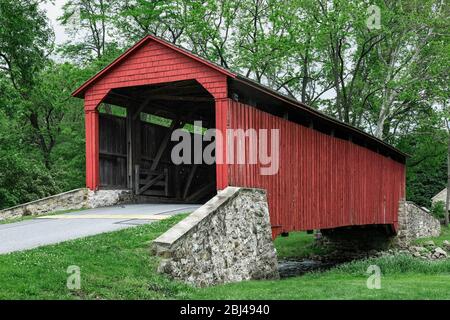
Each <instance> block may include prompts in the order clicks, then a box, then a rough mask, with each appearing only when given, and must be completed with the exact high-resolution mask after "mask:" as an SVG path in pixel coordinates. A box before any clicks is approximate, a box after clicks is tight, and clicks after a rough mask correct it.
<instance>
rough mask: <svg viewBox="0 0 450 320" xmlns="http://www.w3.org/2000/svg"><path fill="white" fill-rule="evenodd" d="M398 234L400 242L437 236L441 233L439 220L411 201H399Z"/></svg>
mask: <svg viewBox="0 0 450 320" xmlns="http://www.w3.org/2000/svg"><path fill="white" fill-rule="evenodd" d="M398 226H399V228H398V234H397V238H398V239H397V240H398V241H399V242H400V243H408V242H411V241H412V240H415V239H418V238H427V237H437V236H439V234H440V233H441V224H440V223H439V220H438V219H436V218H435V217H433V216H432V215H431V214H430V213H429V212H427V211H425V210H423V209H422V208H420V207H419V206H417V205H416V204H415V203H414V202H411V201H401V202H400V206H399V210H398Z"/></svg>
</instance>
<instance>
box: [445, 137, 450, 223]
mask: <svg viewBox="0 0 450 320" xmlns="http://www.w3.org/2000/svg"><path fill="white" fill-rule="evenodd" d="M449 206H450V132H449V135H448V146H447V201H445V222H444V223H445V226H446V227H448V224H449V221H448V219H449V217H448V210H449Z"/></svg>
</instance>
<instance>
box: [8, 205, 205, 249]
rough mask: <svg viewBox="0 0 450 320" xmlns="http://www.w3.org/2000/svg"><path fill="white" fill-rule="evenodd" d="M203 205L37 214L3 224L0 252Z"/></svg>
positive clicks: (147, 220)
mask: <svg viewBox="0 0 450 320" xmlns="http://www.w3.org/2000/svg"><path fill="white" fill-rule="evenodd" d="M198 207H200V205H186V204H134V205H122V206H114V207H107V208H98V209H89V210H82V211H77V212H70V213H66V214H61V215H51V216H43V217H37V218H35V219H31V220H25V221H21V222H15V223H8V224H1V225H0V254H4V253H9V252H14V251H21V250H27V249H31V248H36V247H40V246H44V245H48V244H53V243H58V242H63V241H67V240H72V239H77V238H83V237H86V236H91V235H95V234H99V233H104V232H109V231H115V230H120V229H125V228H130V227H133V226H136V225H141V224H146V223H152V222H155V221H159V220H161V219H164V218H167V217H168V216H171V215H174V214H180V213H186V212H192V211H194V210H195V209H197V208H198Z"/></svg>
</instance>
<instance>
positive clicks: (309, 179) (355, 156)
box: [228, 101, 405, 235]
mask: <svg viewBox="0 0 450 320" xmlns="http://www.w3.org/2000/svg"><path fill="white" fill-rule="evenodd" d="M228 121H229V127H230V128H242V129H244V130H245V129H246V128H255V129H256V130H258V129H279V130H280V167H279V171H278V174H276V175H273V176H270V175H268V176H263V175H260V172H259V167H260V165H259V164H255V165H248V164H246V165H239V164H229V165H228V183H229V185H233V186H245V187H257V188H263V189H266V190H267V194H268V201H269V210H270V216H271V223H272V227H273V228H274V235H277V234H280V233H281V232H287V231H293V230H312V229H321V228H322V229H324V228H332V227H333V228H334V227H339V226H351V225H367V224H391V225H394V226H396V223H397V209H398V202H399V200H400V199H402V198H404V196H405V168H404V165H403V164H402V163H399V162H397V161H394V160H392V159H390V158H388V157H385V156H383V155H380V154H378V153H376V152H374V151H371V150H369V149H366V148H364V147H361V146H359V145H356V144H354V143H352V142H350V141H346V140H342V139H338V138H334V137H332V136H329V135H326V134H323V133H321V132H319V131H316V130H313V129H310V128H307V127H304V126H301V125H299V124H296V123H293V122H290V121H287V120H285V119H282V118H279V117H276V116H273V115H271V114H268V113H265V112H262V111H260V110H258V109H256V108H253V107H250V106H247V105H244V104H242V103H238V102H234V101H231V102H230V103H229V111H228ZM246 148H247V149H248V144H246ZM246 152H248V150H247V151H246Z"/></svg>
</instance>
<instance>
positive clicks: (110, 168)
mask: <svg viewBox="0 0 450 320" xmlns="http://www.w3.org/2000/svg"><path fill="white" fill-rule="evenodd" d="M73 95H74V96H76V97H79V98H84V101H85V115H86V184H87V187H88V188H90V189H92V190H96V189H99V188H100V189H101V188H116V189H118V188H128V189H130V190H133V193H134V194H135V195H136V196H137V197H139V198H141V200H143V201H144V200H145V201H151V200H153V201H162V200H166V201H174V202H175V201H177V202H201V201H205V200H207V199H208V198H210V197H211V196H213V195H214V194H215V193H216V191H217V190H221V189H224V188H225V187H226V186H243V187H256V188H263V189H265V190H266V191H267V195H268V202H269V210H270V216H271V224H272V230H273V234H274V235H275V236H276V235H278V234H281V233H283V232H289V231H293V230H312V229H329V228H336V227H342V226H354V225H386V226H390V227H392V228H391V229H392V230H393V231H395V230H396V229H397V210H398V204H399V201H400V200H401V199H403V198H404V197H405V154H403V153H401V152H400V151H398V150H397V149H395V148H393V147H391V146H389V145H388V144H386V143H384V142H382V141H381V140H378V139H376V138H374V137H372V136H370V135H368V134H366V133H364V132H363V131H360V130H358V129H356V128H353V127H351V126H349V125H346V124H344V123H342V122H339V121H337V120H335V119H333V118H330V117H327V116H325V115H323V114H322V113H320V112H318V111H316V110H314V109H312V108H310V107H308V106H306V105H303V104H301V103H299V102H298V101H295V100H293V99H290V98H287V97H285V96H283V95H281V94H279V93H277V92H275V91H272V90H271V89H269V88H267V87H264V86H261V85H260V84H257V83H255V82H253V81H251V80H249V79H247V78H245V77H242V76H239V75H238V74H235V73H233V72H231V71H229V70H226V69H224V68H221V67H219V66H217V65H215V64H213V63H211V62H209V61H207V60H204V59H202V58H200V57H198V56H196V55H194V54H192V53H190V52H189V51H186V50H184V49H181V48H179V47H177V46H174V45H172V44H170V43H167V42H165V41H164V40H161V39H159V38H157V37H154V36H147V37H145V38H144V39H142V40H141V41H139V42H138V43H137V44H136V45H134V46H133V47H132V48H130V49H129V50H127V51H126V52H125V53H124V54H123V55H121V56H120V57H119V58H117V59H116V60H115V61H113V62H112V63H111V64H110V65H109V66H107V67H106V68H105V69H103V70H102V71H101V72H99V73H98V74H97V75H95V76H94V77H93V78H91V79H90V80H88V81H87V82H86V83H85V84H83V85H82V86H81V87H80V88H79V89H78V90H76V91H75V92H74V93H73ZM104 104H107V105H115V106H121V107H123V108H124V110H126V111H125V112H123V114H121V115H117V114H116V115H112V114H108V113H102V112H99V109H101V108H102V107H101V106H102V105H104ZM196 120H199V121H200V120H201V121H202V127H203V128H204V129H207V128H216V129H218V130H220V131H221V132H225V131H226V129H238V128H241V129H244V130H245V129H248V128H252V129H256V130H257V131H258V130H259V129H279V137H280V140H279V141H280V147H279V155H280V157H279V170H278V171H277V173H276V174H274V175H261V171H260V170H259V169H260V167H261V166H262V165H260V164H258V163H257V164H248V163H247V164H232V163H228V164H227V163H217V164H204V163H203V164H180V165H176V164H174V163H173V162H172V161H171V157H170V154H171V149H172V146H173V144H174V142H172V141H171V139H170V136H171V132H172V131H173V130H175V129H176V128H181V127H184V128H186V129H188V130H189V126H191V128H192V124H193V122H194V121H196ZM190 132H191V133H190V134H191V136H192V137H193V136H194V135H196V134H197V135H198V133H193V132H192V130H190ZM225 139H226V138H225V136H224V137H223V139H218V141H217V146H216V147H217V148H216V157H217V155H218V154H220V155H221V156H222V157H223V159H226V156H227V154H228V153H229V152H230V151H232V150H230V149H229V148H230V145H229V144H228V145H227V143H226V140H225ZM245 147H246V148H247V149H248V144H247V145H245ZM234 151H236V150H234ZM246 151H247V154H248V150H246ZM193 156H194V155H192V157H193ZM144 198H145V199H144Z"/></svg>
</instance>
